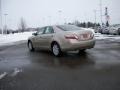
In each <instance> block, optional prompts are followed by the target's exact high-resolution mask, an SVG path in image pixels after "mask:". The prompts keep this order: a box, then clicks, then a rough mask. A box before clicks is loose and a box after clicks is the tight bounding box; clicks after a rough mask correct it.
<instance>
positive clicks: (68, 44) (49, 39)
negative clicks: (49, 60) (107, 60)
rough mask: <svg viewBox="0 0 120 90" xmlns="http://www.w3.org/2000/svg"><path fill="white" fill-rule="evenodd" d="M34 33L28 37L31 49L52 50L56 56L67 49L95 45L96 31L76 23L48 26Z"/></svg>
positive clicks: (80, 48) (72, 49)
mask: <svg viewBox="0 0 120 90" xmlns="http://www.w3.org/2000/svg"><path fill="white" fill-rule="evenodd" d="M32 35H33V36H31V37H29V38H28V48H29V50H30V51H34V50H35V49H41V50H50V51H51V52H52V53H53V55H55V56H60V55H61V54H62V52H66V51H75V50H79V52H81V51H85V50H86V49H91V48H93V47H94V45H95V38H94V33H93V32H92V31H91V30H89V29H84V28H80V27H77V26H75V25H55V26H46V27H42V28H40V29H39V30H38V31H37V32H36V33H33V34H32Z"/></svg>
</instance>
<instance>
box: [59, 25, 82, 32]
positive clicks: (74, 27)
mask: <svg viewBox="0 0 120 90" xmlns="http://www.w3.org/2000/svg"><path fill="white" fill-rule="evenodd" d="M57 27H58V28H60V29H62V30H64V31H74V30H81V28H80V27H77V26H75V25H59V26H57Z"/></svg>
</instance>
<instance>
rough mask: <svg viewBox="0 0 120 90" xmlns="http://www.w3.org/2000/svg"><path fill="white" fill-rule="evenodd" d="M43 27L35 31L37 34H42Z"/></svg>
mask: <svg viewBox="0 0 120 90" xmlns="http://www.w3.org/2000/svg"><path fill="white" fill-rule="evenodd" d="M44 30H45V28H40V29H39V30H38V31H37V34H38V35H40V34H43V32H44Z"/></svg>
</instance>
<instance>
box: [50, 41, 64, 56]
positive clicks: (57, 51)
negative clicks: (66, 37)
mask: <svg viewBox="0 0 120 90" xmlns="http://www.w3.org/2000/svg"><path fill="white" fill-rule="evenodd" d="M51 48H52V53H53V54H54V55H55V56H60V55H61V53H62V52H61V49H60V46H59V44H57V43H54V44H53V45H52V47H51Z"/></svg>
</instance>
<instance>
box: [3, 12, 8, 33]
mask: <svg viewBox="0 0 120 90" xmlns="http://www.w3.org/2000/svg"><path fill="white" fill-rule="evenodd" d="M7 15H8V14H6V13H5V14H4V16H5V32H6V34H7Z"/></svg>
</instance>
